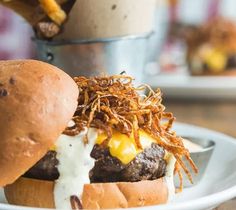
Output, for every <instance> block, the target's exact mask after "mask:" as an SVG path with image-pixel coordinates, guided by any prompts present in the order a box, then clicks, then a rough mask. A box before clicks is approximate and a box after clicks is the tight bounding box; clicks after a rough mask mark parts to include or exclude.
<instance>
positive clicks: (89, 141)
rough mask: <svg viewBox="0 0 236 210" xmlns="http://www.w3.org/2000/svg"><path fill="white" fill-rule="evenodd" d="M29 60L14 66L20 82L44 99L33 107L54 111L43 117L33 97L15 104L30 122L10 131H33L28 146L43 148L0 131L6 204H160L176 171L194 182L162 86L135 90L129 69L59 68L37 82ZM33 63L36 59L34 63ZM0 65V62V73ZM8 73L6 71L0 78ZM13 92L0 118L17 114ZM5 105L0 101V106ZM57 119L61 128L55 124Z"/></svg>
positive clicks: (81, 206) (170, 189) (168, 197)
mask: <svg viewBox="0 0 236 210" xmlns="http://www.w3.org/2000/svg"><path fill="white" fill-rule="evenodd" d="M28 62H29V63H28ZM28 62H26V63H27V64H28V65H18V66H20V67H19V68H20V69H21V70H22V71H23V72H24V71H27V75H24V74H20V73H19V75H20V76H21V78H22V81H24V83H25V84H26V86H25V87H24V88H26V89H28V88H29V90H30V92H31V94H32V95H31V96H30V97H33V96H34V91H36V89H34V88H33V87H31V85H29V84H28V82H29V83H31V82H33V85H36V86H37V85H38V86H39V85H40V88H37V94H41V95H43V96H44V95H46V96H47V97H49V98H48V101H47V103H44V101H43V100H42V98H38V97H36V96H35V97H34V99H35V100H34V102H35V103H37V105H38V107H37V108H38V109H41V110H45V106H46V107H47V106H49V107H54V108H55V107H57V109H56V110H55V109H49V110H50V111H51V112H52V113H53V114H52V113H50V112H45V113H44V115H41V113H39V112H38V109H36V108H35V107H31V106H32V105H31V103H27V106H26V104H25V106H24V105H23V104H20V106H21V108H22V109H23V110H24V109H26V110H27V114H28V115H27V116H25V117H24V119H23V120H22V118H20V120H19V122H21V121H22V124H23V123H24V121H27V122H32V123H31V124H26V125H27V126H23V127H18V126H19V124H20V123H19V122H18V121H17V120H16V119H14V117H13V118H11V120H12V122H11V124H12V126H13V127H14V129H12V130H11V134H14V135H19V134H18V133H17V132H18V131H19V130H20V131H21V132H24V133H26V134H28V133H31V135H33V136H34V138H33V140H34V141H33V142H34V144H35V145H40V146H42V147H43V148H44V149H43V150H42V151H38V150H37V148H35V150H34V152H31V150H32V149H31V147H32V145H30V142H31V141H32V138H25V139H24V141H17V140H16V139H17V138H15V139H14V138H12V136H9V137H8V136H6V137H4V136H3V138H2V139H1V141H0V144H1V145H0V146H1V147H0V148H5V147H6V145H7V146H8V148H7V150H4V151H1V150H0V151H1V153H0V156H1V157H6V153H7V154H12V155H11V156H10V157H11V158H10V159H8V160H7V161H4V159H3V160H2V158H1V162H0V170H1V171H3V173H1V175H0V176H1V177H0V180H1V182H0V185H1V186H5V187H4V191H5V195H6V198H7V200H8V202H9V203H11V204H16V205H23V206H33V207H41V208H56V209H103V208H128V207H137V206H147V205H158V204H164V203H167V202H168V201H170V200H171V198H172V196H173V195H174V193H175V187H174V184H173V175H174V173H176V174H178V175H179V177H180V180H181V177H182V176H181V170H182V169H183V170H184V171H185V173H187V175H188V177H189V179H190V181H191V180H192V179H191V175H190V173H189V170H188V169H187V167H186V166H185V165H184V163H183V160H182V158H186V159H187V160H188V161H189V163H190V165H191V167H192V168H193V169H194V171H195V172H197V169H196V167H195V165H194V163H193V162H192V160H191V158H190V155H189V152H188V150H187V149H186V148H185V147H184V145H183V142H182V138H181V137H179V136H177V135H176V133H175V132H174V131H172V130H171V127H172V124H173V121H174V119H175V118H174V117H173V114H172V113H169V112H165V107H164V106H163V105H162V97H161V92H160V90H157V91H153V90H151V89H150V88H149V87H148V86H147V85H143V86H140V87H138V88H135V87H134V86H133V85H132V80H133V79H132V78H131V77H129V76H127V75H116V76H103V77H94V78H86V77H75V78H74V81H73V80H72V79H70V78H69V77H68V76H66V75H65V73H63V75H64V76H65V78H66V79H61V80H60V82H59V83H60V84H57V83H55V82H53V81H52V80H51V79H48V80H47V82H48V83H43V84H42V83H41V81H38V80H37V81H35V80H34V81H33V80H29V78H31V76H30V75H31V74H33V75H35V74H36V73H35V72H31V69H32V70H33V69H35V67H33V66H32V61H28ZM33 63H34V65H37V62H36V63H35V62H33ZM39 64H40V65H39V67H37V70H38V71H39V72H38V73H39V74H40V75H41V74H43V75H45V74H47V72H44V71H48V69H50V68H53V69H54V71H50V72H51V73H52V72H54V74H57V73H58V72H60V70H58V69H56V68H55V67H52V66H50V65H48V64H42V63H41V62H40V63H39ZM1 66H2V64H1V63H0V73H1V72H2V71H1V68H2V67H1ZM9 67H11V68H15V67H12V66H11V65H5V73H6V72H8V69H7V68H9ZM26 67H27V68H28V69H27V70H25V68H26ZM40 68H41V69H42V70H39V69H40ZM46 69H47V70H46ZM17 71H18V70H17ZM42 72H44V73H42ZM60 73H61V72H60ZM9 75H11V73H10V72H9ZM0 78H1V77H0ZM8 79H9V78H8V77H5V79H4V80H3V83H4V84H5V83H6V81H7V80H8ZM65 80H66V81H65ZM0 82H1V80H0ZM64 82H65V83H64ZM63 83H64V85H63ZM51 84H52V85H51ZM60 85H61V86H60ZM44 86H46V87H44ZM58 86H59V87H58ZM75 86H76V88H75ZM144 89H149V94H148V95H147V96H143V95H142V94H139V91H142V92H143V91H144ZM29 90H28V91H29ZM49 90H50V91H49ZM78 92H79V96H78ZM15 94H16V96H17V97H18V96H20V94H24V93H23V92H22V93H21V92H20V91H19V90H18V89H17V88H15V89H12V93H11V94H8V95H7V97H6V98H4V99H3V100H8V102H4V103H5V105H6V103H8V104H7V107H8V110H7V112H4V113H5V114H2V115H3V117H5V119H8V117H9V116H8V115H10V113H11V111H13V112H15V113H18V112H16V111H15V110H12V108H13V107H12V106H11V103H12V102H11V100H12V101H13V99H11V97H13V98H14V95H15ZM77 96H78V97H77ZM30 97H29V98H30ZM55 98H57V99H58V98H59V100H58V101H56V102H58V104H55V103H56V102H55ZM36 99H37V100H36ZM29 100H31V99H29ZM0 103H2V102H1V100H0ZM41 103H42V104H41ZM52 104H53V105H52ZM16 106H19V104H17V105H16ZM4 107H5V106H1V104H0V109H1V110H3V109H4ZM40 107H41V108H40ZM68 108H69V109H70V110H68ZM59 109H60V110H59ZM1 113H2V112H1ZM18 114H19V113H18ZM22 114H23V111H22ZM63 114H64V118H63ZM20 115H21V114H20ZM52 116H53V117H52ZM38 118H39V120H38ZM0 119H2V117H1V118H0ZM9 120H10V119H9ZM40 120H41V121H40ZM5 121H6V120H5ZM5 121H4V122H5ZM33 122H37V123H36V124H34V123H33ZM58 125H60V129H57V126H58ZM18 128H20V129H18ZM0 129H1V128H0ZM5 129H6V128H4V127H3V129H2V130H5ZM8 131H9V129H8ZM6 133H8V132H7V131H6ZM49 134H50V135H49ZM28 141H29V142H28ZM2 142H3V143H2ZM6 142H7V143H6ZM19 148H21V150H19ZM22 151H24V153H22ZM22 154H23V155H22ZM27 154H30V156H29V157H28V156H27ZM4 155H5V156H4ZM25 156H26V157H25ZM5 159H6V158H5ZM12 162H13V164H11V163H12ZM17 164H18V165H17ZM9 177H10V178H9ZM2 180H3V181H2Z"/></svg>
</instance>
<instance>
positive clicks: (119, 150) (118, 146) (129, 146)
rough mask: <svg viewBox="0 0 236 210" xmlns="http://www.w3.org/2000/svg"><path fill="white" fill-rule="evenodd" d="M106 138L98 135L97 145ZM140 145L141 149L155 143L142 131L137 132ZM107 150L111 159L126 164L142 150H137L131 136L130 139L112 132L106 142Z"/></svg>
mask: <svg viewBox="0 0 236 210" xmlns="http://www.w3.org/2000/svg"><path fill="white" fill-rule="evenodd" d="M106 138H107V136H106V135H105V134H104V133H101V134H99V135H98V138H97V140H96V143H97V144H101V143H102V142H103V141H104V140H105V139H106ZM139 138H140V143H141V145H142V147H143V149H145V148H147V147H150V146H151V144H152V143H153V142H156V140H155V139H153V138H152V137H151V136H149V135H148V134H147V133H145V132H144V131H139ZM108 148H109V151H110V153H111V155H112V156H113V157H116V158H118V159H119V160H120V161H121V162H122V163H124V164H128V163H129V162H130V161H132V160H133V159H134V158H135V157H136V156H137V154H139V153H140V152H142V151H143V150H141V149H138V148H137V145H136V143H135V139H134V137H133V135H131V136H130V137H129V136H127V135H125V134H122V133H120V132H117V131H115V130H113V132H112V138H111V139H110V140H109V142H108Z"/></svg>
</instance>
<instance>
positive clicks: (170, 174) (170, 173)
mask: <svg viewBox="0 0 236 210" xmlns="http://www.w3.org/2000/svg"><path fill="white" fill-rule="evenodd" d="M165 159H166V162H167V166H166V175H165V177H164V179H165V181H166V184H167V188H168V202H170V201H172V200H173V198H174V196H175V185H174V169H175V162H176V159H175V157H174V155H172V154H170V153H167V154H166V157H165Z"/></svg>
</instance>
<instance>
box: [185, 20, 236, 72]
mask: <svg viewBox="0 0 236 210" xmlns="http://www.w3.org/2000/svg"><path fill="white" fill-rule="evenodd" d="M185 36H186V41H187V45H188V50H187V63H188V66H189V69H190V71H191V72H190V73H191V74H192V75H196V76H200V75H203V76H204V75H206V76H235V75H236V43H235V39H236V25H235V22H234V21H232V20H229V19H227V18H224V17H215V18H212V19H210V20H209V21H207V22H206V23H204V24H203V25H201V26H198V27H192V28H189V29H188V30H187V32H186V35H185Z"/></svg>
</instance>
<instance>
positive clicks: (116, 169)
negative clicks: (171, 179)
mask: <svg viewBox="0 0 236 210" xmlns="http://www.w3.org/2000/svg"><path fill="white" fill-rule="evenodd" d="M164 155H165V151H164V149H163V148H161V147H160V146H158V145H157V144H155V143H153V144H152V145H151V147H149V148H146V149H144V151H143V152H141V153H139V154H138V155H137V156H136V157H135V158H134V159H133V160H132V161H131V162H130V163H128V164H123V163H122V162H121V161H120V160H119V159H117V158H116V157H113V156H111V154H110V152H109V149H108V148H102V147H101V146H99V145H95V146H94V148H93V150H92V152H91V157H92V158H94V159H95V160H96V161H95V165H94V167H93V169H92V170H91V171H90V173H89V177H90V181H91V183H98V182H122V181H123V182H124V181H126V182H136V181H141V180H154V179H158V178H160V177H163V176H164V175H165V170H166V161H165V160H164ZM57 165H58V160H57V159H56V152H55V151H49V152H48V153H47V154H46V155H45V156H44V157H43V158H42V159H41V160H40V161H38V162H37V163H36V164H35V165H34V166H33V167H32V168H31V169H30V170H29V171H27V172H26V173H25V175H24V176H25V177H28V178H34V179H42V180H49V181H53V180H56V179H58V177H59V172H58V170H57Z"/></svg>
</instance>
